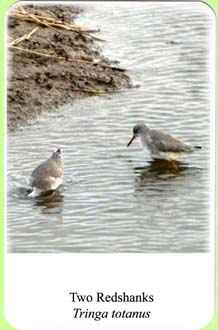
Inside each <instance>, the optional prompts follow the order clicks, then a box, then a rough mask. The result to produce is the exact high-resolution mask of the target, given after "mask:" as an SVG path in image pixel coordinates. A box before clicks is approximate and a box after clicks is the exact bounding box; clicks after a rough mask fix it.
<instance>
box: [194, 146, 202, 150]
mask: <svg viewBox="0 0 218 330" xmlns="http://www.w3.org/2000/svg"><path fill="white" fill-rule="evenodd" d="M197 149H202V146H194V150H197Z"/></svg>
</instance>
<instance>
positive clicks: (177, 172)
mask: <svg viewBox="0 0 218 330" xmlns="http://www.w3.org/2000/svg"><path fill="white" fill-rule="evenodd" d="M189 170H190V168H189V167H188V166H187V164H186V163H182V162H178V161H173V162H168V161H166V160H152V161H149V162H148V165H147V166H145V167H135V168H134V172H135V174H136V175H135V185H136V187H135V188H136V191H142V190H144V188H145V187H149V188H150V189H151V190H155V191H158V190H160V191H162V190H163V189H164V190H166V189H170V182H171V181H174V180H175V179H177V178H178V177H180V176H183V175H185V173H186V172H187V171H189ZM167 183H168V184H169V185H167ZM174 188H175V187H174Z"/></svg>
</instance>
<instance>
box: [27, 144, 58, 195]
mask: <svg viewBox="0 0 218 330" xmlns="http://www.w3.org/2000/svg"><path fill="white" fill-rule="evenodd" d="M62 177H63V158H62V153H61V149H57V150H56V151H55V152H53V153H52V155H51V157H50V158H48V159H47V160H46V161H44V162H43V163H41V164H40V165H39V166H37V167H36V168H35V169H34V170H33V172H32V174H31V178H30V183H31V186H32V192H31V193H30V194H29V195H28V196H29V197H36V196H40V195H42V194H45V193H47V192H50V191H54V190H56V189H57V188H58V187H59V186H60V184H61V183H62Z"/></svg>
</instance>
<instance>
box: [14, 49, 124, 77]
mask: <svg viewBox="0 0 218 330" xmlns="http://www.w3.org/2000/svg"><path fill="white" fill-rule="evenodd" d="M9 48H12V49H17V50H20V51H23V52H27V53H31V54H35V55H39V56H45V57H50V58H54V59H59V60H65V61H71V62H77V63H84V64H91V65H97V66H101V67H105V68H109V69H112V70H117V71H122V72H123V71H126V69H121V68H116V67H113V66H110V65H106V64H101V63H96V62H91V61H86V60H80V59H74V58H70V57H68V58H66V57H63V56H57V55H52V54H46V53H41V52H38V51H36V50H33V49H27V48H22V47H17V46H13V45H10V44H9Z"/></svg>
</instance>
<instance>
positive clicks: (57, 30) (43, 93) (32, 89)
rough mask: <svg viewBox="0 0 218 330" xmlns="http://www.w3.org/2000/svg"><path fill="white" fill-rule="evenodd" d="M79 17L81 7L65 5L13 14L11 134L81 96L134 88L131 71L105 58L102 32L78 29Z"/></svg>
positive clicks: (10, 36)
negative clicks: (129, 73)
mask: <svg viewBox="0 0 218 330" xmlns="http://www.w3.org/2000/svg"><path fill="white" fill-rule="evenodd" d="M79 14H82V13H81V11H80V9H79V8H76V7H69V6H63V5H62V6H61V5H58V6H48V5H47V6H38V5H37V6H35V5H34V6H30V5H28V6H23V7H19V6H17V7H14V8H13V10H11V11H10V12H9V14H8V90H7V105H8V110H7V118H8V128H9V130H15V129H18V128H22V127H23V126H24V125H26V124H28V123H30V122H32V119H34V118H36V116H37V115H39V114H40V113H42V111H50V110H51V109H54V108H55V109H56V108H58V107H59V106H61V105H63V104H66V103H70V102H71V103H72V102H73V100H75V99H77V98H78V97H83V96H90V95H96V94H101V93H105V92H108V91H113V90H118V89H122V88H128V87H131V84H130V79H129V77H128V75H127V74H126V72H125V71H126V70H124V69H122V68H119V67H118V66H117V63H112V62H111V61H110V60H108V59H105V58H104V56H103V55H102V52H101V48H100V44H101V43H102V42H104V41H102V40H99V39H100V33H98V32H97V31H91V30H89V29H88V28H83V27H78V26H76V25H74V22H73V19H74V18H75V17H76V16H77V15H79ZM43 17H44V18H43Z"/></svg>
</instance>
